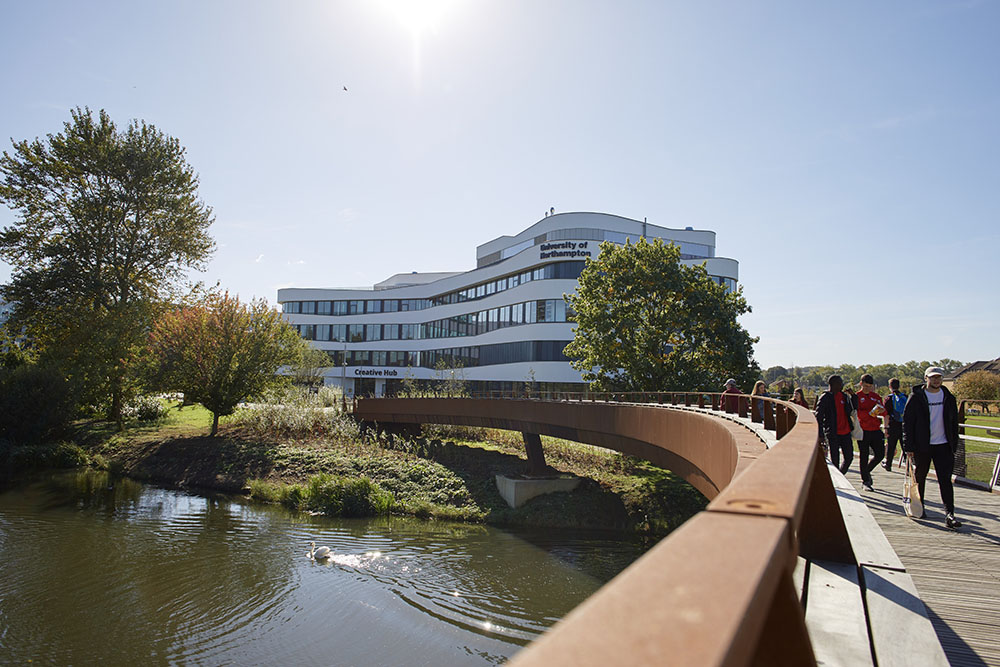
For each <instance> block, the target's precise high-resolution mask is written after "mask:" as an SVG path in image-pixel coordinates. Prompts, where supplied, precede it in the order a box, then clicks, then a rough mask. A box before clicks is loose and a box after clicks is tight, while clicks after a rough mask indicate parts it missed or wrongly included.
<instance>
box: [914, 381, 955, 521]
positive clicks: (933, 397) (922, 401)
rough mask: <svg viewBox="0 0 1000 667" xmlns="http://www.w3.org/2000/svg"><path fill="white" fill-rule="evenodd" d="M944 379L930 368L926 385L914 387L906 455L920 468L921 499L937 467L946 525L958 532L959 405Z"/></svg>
mask: <svg viewBox="0 0 1000 667" xmlns="http://www.w3.org/2000/svg"><path fill="white" fill-rule="evenodd" d="M943 375H944V370H943V369H941V368H938V367H937V366H931V367H929V368H928V369H927V370H926V371H924V384H922V385H917V386H916V387H914V388H913V392H912V393H911V394H910V397H909V399H907V401H906V407H905V408H904V409H903V451H904V452H906V453H907V456H908V457H910V460H911V461H912V462H913V465H914V466H915V468H916V472H915V475H916V478H917V486H918V488H919V489H920V497H921V498H923V497H924V482H925V481H926V480H927V473H928V472H930V469H931V462H933V463H934V470H935V472H937V478H938V485H939V486H940V487H941V502H942V503H943V504H944V510H945V525H947V526H948V527H949V528H958V527H960V526H961V525H962V523H961V522H960V521H958V520H957V519H956V518H955V489H954V487H953V486H952V483H951V473H952V470H953V469H954V467H955V450H956V449H958V404H957V402H956V401H955V397H954V395H952V393H951V392H950V391H948V389H947V387H943V386H941V378H942V376H943ZM920 518H923V515H921V517H920Z"/></svg>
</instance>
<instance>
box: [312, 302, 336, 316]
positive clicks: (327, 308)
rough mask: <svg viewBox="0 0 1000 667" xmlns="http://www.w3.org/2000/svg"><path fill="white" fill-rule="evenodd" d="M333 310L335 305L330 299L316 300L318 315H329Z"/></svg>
mask: <svg viewBox="0 0 1000 667" xmlns="http://www.w3.org/2000/svg"><path fill="white" fill-rule="evenodd" d="M331 312H333V306H332V305H331V302H330V301H317V302H316V314H317V315H329V314H330V313H331Z"/></svg>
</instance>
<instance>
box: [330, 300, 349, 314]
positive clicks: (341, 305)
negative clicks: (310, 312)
mask: <svg viewBox="0 0 1000 667" xmlns="http://www.w3.org/2000/svg"><path fill="white" fill-rule="evenodd" d="M333 314H334V315H346V314H347V302H346V301H334V302H333Z"/></svg>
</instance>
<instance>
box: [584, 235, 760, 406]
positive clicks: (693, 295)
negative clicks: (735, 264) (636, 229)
mask: <svg viewBox="0 0 1000 667" xmlns="http://www.w3.org/2000/svg"><path fill="white" fill-rule="evenodd" d="M566 300H567V302H568V304H569V305H570V307H571V308H572V309H573V311H574V313H575V315H574V317H575V321H576V323H577V326H576V329H575V337H574V339H573V341H572V342H571V343H570V344H569V345H568V346H566V349H565V354H566V355H567V356H568V357H570V358H571V363H572V365H573V367H574V368H576V369H577V370H579V371H581V373H582V374H583V377H584V379H585V380H587V381H588V382H590V383H591V386H592V387H593V388H594V389H595V390H597V391H670V390H683V389H703V390H719V389H720V388H721V387H722V384H723V382H724V381H725V380H726V378H728V377H733V378H735V379H736V380H737V382H739V383H740V384H742V385H744V386H749V385H750V384H752V383H753V381H754V380H756V379H757V378H758V377H760V368H759V367H758V365H757V363H756V362H755V361H754V359H753V344H754V343H756V342H757V339H756V338H753V337H751V336H750V335H749V334H748V333H747V332H746V330H745V329H744V328H743V327H742V326H741V325H740V324H739V323H738V322H737V319H736V318H737V317H739V316H740V315H742V314H744V313H748V312H750V306H749V305H747V302H746V299H745V298H744V297H743V291H742V288H739V289H737V290H736V291H735V292H729V291H728V290H727V289H726V288H725V286H723V285H719V284H718V283H716V282H715V281H714V280H712V278H711V277H710V276H709V275H708V272H707V271H706V270H705V267H704V265H699V266H685V265H684V264H682V263H681V259H680V250H679V249H678V247H677V246H676V245H674V244H669V245H667V244H664V243H663V242H662V241H661V240H659V239H654V241H653V242H652V243H649V242H648V241H646V240H645V239H640V240H639V242H638V243H636V244H632V243H626V244H625V245H624V246H618V245H615V244H613V243H610V242H604V243H602V244H601V252H600V255H599V256H598V257H597V259H596V260H593V261H590V262H588V263H587V265H586V266H585V267H584V269H583V272H582V273H581V275H580V281H579V285H578V287H577V291H576V292H575V293H574V294H571V295H568V296H566Z"/></svg>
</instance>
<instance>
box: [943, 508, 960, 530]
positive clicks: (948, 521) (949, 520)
mask: <svg viewBox="0 0 1000 667" xmlns="http://www.w3.org/2000/svg"><path fill="white" fill-rule="evenodd" d="M944 525H946V526H948V527H949V528H961V527H962V522H961V521H959V520H958V519H956V518H955V515H954V514H953V513H952V512H948V513H947V514H946V515H945V517H944Z"/></svg>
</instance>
